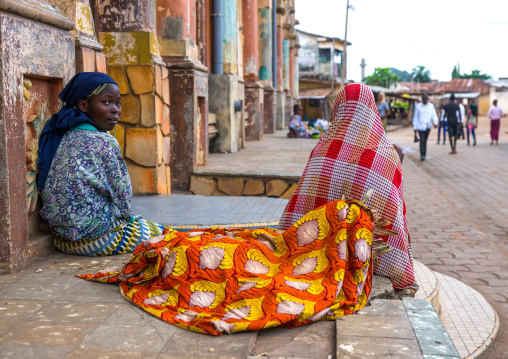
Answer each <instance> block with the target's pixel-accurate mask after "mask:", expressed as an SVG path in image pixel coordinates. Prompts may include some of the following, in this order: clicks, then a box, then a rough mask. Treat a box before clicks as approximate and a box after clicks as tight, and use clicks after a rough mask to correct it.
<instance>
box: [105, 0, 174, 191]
mask: <svg viewBox="0 0 508 359" xmlns="http://www.w3.org/2000/svg"><path fill="white" fill-rule="evenodd" d="M98 4H99V5H98V12H99V31H100V36H99V39H100V42H101V43H102V45H103V46H104V53H105V54H106V56H107V58H108V65H109V66H108V74H109V75H110V76H111V77H113V78H114V79H115V80H116V81H117V83H118V85H119V87H120V94H121V95H122V114H121V116H120V120H119V122H120V123H119V124H117V126H116V128H115V130H114V132H113V133H114V135H115V137H116V138H117V140H118V143H119V144H120V147H121V149H122V155H123V156H124V157H125V159H126V162H127V168H128V170H129V175H130V177H131V182H132V189H133V193H134V194H145V193H162V194H166V193H170V191H171V190H170V186H169V182H170V178H171V175H170V167H169V164H170V137H169V134H170V107H169V105H170V94H169V78H168V77H169V75H168V71H167V69H166V67H165V65H164V63H163V62H162V60H161V58H160V54H159V47H158V43H157V35H156V23H155V0H136V1H132V0H114V1H113V0H101V1H99V3H98ZM133 13H134V14H136V16H131V14H133Z"/></svg>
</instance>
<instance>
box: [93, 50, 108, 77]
mask: <svg viewBox="0 0 508 359" xmlns="http://www.w3.org/2000/svg"><path fill="white" fill-rule="evenodd" d="M95 66H96V70H97V72H102V73H103V74H106V73H107V68H108V67H107V62H106V55H104V54H103V53H102V52H96V53H95Z"/></svg>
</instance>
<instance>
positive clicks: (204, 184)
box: [190, 175, 215, 196]
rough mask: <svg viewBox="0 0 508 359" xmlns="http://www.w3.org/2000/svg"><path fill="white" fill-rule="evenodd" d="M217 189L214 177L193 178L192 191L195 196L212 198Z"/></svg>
mask: <svg viewBox="0 0 508 359" xmlns="http://www.w3.org/2000/svg"><path fill="white" fill-rule="evenodd" d="M214 189H215V181H214V179H213V177H196V176H194V175H192V176H191V182H190V191H191V192H192V193H194V194H195V195H201V196H211V195H212V193H213V191H214Z"/></svg>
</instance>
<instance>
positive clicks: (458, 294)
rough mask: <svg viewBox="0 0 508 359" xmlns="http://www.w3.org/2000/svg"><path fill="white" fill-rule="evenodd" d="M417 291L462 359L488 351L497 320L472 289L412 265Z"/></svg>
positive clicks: (423, 267) (417, 264) (424, 267)
mask: <svg viewBox="0 0 508 359" xmlns="http://www.w3.org/2000/svg"><path fill="white" fill-rule="evenodd" d="M414 266H415V274H416V278H417V280H418V282H419V284H420V289H419V290H418V292H417V293H416V298H418V299H425V300H427V301H429V302H430V303H431V304H432V306H433V307H434V309H435V310H436V312H437V313H439V317H440V319H441V322H442V323H443V326H444V328H445V329H446V331H447V332H448V334H449V335H450V338H451V340H452V342H453V344H454V345H455V347H456V348H457V351H458V353H459V355H460V357H461V358H477V357H479V356H480V355H482V354H483V353H484V352H485V351H486V350H488V349H489V348H490V346H491V345H492V342H493V341H494V339H495V338H496V336H497V333H498V330H499V317H498V315H497V313H496V311H495V310H494V309H493V308H492V307H491V306H490V304H489V303H488V302H487V301H486V299H485V298H484V297H483V296H482V295H481V294H480V293H478V292H477V291H476V290H474V289H473V288H471V287H469V286H468V285H466V284H464V283H462V282H460V281H458V280H457V279H454V278H451V277H449V276H446V275H444V274H441V273H437V272H434V271H432V270H431V269H430V268H428V267H427V266H425V265H424V264H422V263H420V262H418V261H414Z"/></svg>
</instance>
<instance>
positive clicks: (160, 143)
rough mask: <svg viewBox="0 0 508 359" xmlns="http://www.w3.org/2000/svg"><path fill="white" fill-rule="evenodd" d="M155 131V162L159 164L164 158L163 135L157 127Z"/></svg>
mask: <svg viewBox="0 0 508 359" xmlns="http://www.w3.org/2000/svg"><path fill="white" fill-rule="evenodd" d="M156 131H157V164H158V165H160V164H161V163H162V161H163V159H164V155H163V154H164V141H163V140H164V137H163V136H162V132H161V131H160V130H159V129H156Z"/></svg>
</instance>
